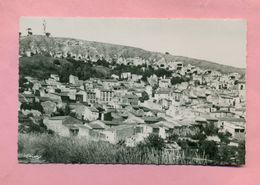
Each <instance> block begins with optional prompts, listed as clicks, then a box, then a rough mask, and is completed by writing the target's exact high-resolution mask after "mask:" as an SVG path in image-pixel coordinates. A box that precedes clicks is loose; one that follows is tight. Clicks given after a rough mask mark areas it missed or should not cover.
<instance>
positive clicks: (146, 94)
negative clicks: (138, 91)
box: [139, 91, 149, 102]
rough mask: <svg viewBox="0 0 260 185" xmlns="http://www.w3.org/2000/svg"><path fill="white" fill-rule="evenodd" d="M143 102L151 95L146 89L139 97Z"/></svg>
mask: <svg viewBox="0 0 260 185" xmlns="http://www.w3.org/2000/svg"><path fill="white" fill-rule="evenodd" d="M139 100H140V101H141V102H144V101H145V100H149V95H148V93H147V92H146V91H143V92H142V96H141V97H140V98H139Z"/></svg>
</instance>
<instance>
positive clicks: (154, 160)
mask: <svg viewBox="0 0 260 185" xmlns="http://www.w3.org/2000/svg"><path fill="white" fill-rule="evenodd" d="M18 153H19V162H21V163H86V164H91V163H92V164H198V165H205V164H206V160H205V159H204V158H201V157H200V156H198V155H197V156H192V157H191V156H185V154H184V152H180V151H174V152H173V151H170V152H167V151H164V150H156V149H154V148H149V147H143V146H142V147H138V146H137V147H132V148H130V147H125V146H122V145H112V144H110V143H107V142H94V141H87V140H86V139H84V138H73V137H71V138H65V137H59V136H55V135H49V134H20V135H19V142H18Z"/></svg>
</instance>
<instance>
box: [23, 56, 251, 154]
mask: <svg viewBox="0 0 260 185" xmlns="http://www.w3.org/2000/svg"><path fill="white" fill-rule="evenodd" d="M23 54H25V55H26V56H25V57H31V53H28V52H27V53H26V52H25V53H23ZM51 55H52V57H54V58H56V59H59V58H62V57H66V56H67V55H66V56H64V54H63V53H62V52H56V53H51ZM71 56H72V57H73V59H74V60H84V58H82V56H81V55H80V56H77V55H71ZM116 63H117V65H118V64H120V65H126V66H143V67H142V69H143V70H144V71H145V70H146V66H147V61H145V60H143V59H141V58H138V57H135V58H130V59H124V58H122V57H119V58H117V61H116ZM110 66H111V68H113V67H114V66H113V65H112V64H111V65H110ZM150 67H152V68H154V69H166V70H167V71H170V76H169V75H168V76H165V75H164V76H160V77H158V76H157V75H156V74H152V75H150V76H149V77H148V78H147V81H143V80H142V79H143V76H142V75H140V74H135V73H133V72H129V71H127V70H126V71H123V72H121V73H120V74H111V76H110V78H95V77H92V78H89V79H88V80H82V79H79V77H77V76H75V75H72V74H70V75H69V81H68V82H67V83H64V82H60V76H59V75H58V74H50V76H49V78H48V79H45V80H39V79H36V78H33V77H31V76H26V77H25V80H24V83H23V86H24V87H19V126H21V125H22V123H21V122H22V120H26V119H27V118H28V117H30V119H31V120H33V123H35V124H39V122H40V121H42V123H43V124H44V125H45V126H46V127H47V129H48V130H50V131H52V132H53V133H54V134H57V135H59V136H62V137H81V138H84V139H86V141H90V140H91V141H105V142H109V143H111V144H117V143H119V142H123V143H124V144H125V145H126V146H127V147H134V146H136V145H137V144H138V143H141V142H143V141H144V140H145V138H147V137H148V136H149V135H150V134H156V135H158V136H159V137H160V138H162V139H163V140H165V142H166V143H167V147H168V148H169V149H171V150H180V149H181V147H180V146H179V145H178V144H177V143H176V142H170V141H169V138H170V137H171V136H172V135H177V136H178V137H179V138H186V139H187V138H190V139H191V137H192V136H194V135H196V134H198V130H199V129H200V128H201V127H205V126H208V125H211V126H213V127H214V128H217V129H218V130H219V132H223V133H229V134H230V142H229V143H228V145H230V146H238V144H239V142H241V141H244V139H245V108H246V86H245V77H244V76H242V75H241V74H239V73H229V74H223V73H221V72H219V71H216V70H204V69H201V68H199V67H195V66H193V65H190V64H189V65H184V64H183V62H181V61H180V62H179V61H177V62H176V61H173V62H169V61H167V62H166V59H165V58H163V57H162V58H161V59H159V60H158V61H154V63H153V65H152V66H150ZM187 76H188V77H189V80H188V81H174V79H182V78H185V77H187ZM26 84H27V85H26ZM28 84H30V85H28ZM36 105H37V106H36ZM39 120H40V121H39ZM213 127H212V128H213ZM21 130H22V129H21ZM21 132H22V131H21ZM206 140H213V141H215V142H216V143H220V142H221V138H219V137H218V136H217V135H211V136H207V138H206Z"/></svg>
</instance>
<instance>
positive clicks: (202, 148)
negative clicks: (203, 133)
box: [199, 140, 218, 160]
mask: <svg viewBox="0 0 260 185" xmlns="http://www.w3.org/2000/svg"><path fill="white" fill-rule="evenodd" d="M199 152H200V153H201V154H202V155H203V154H205V155H206V156H207V157H208V158H209V159H211V160H216V159H217V157H218V156H217V154H218V146H217V143H216V142H215V141H207V140H203V141H199Z"/></svg>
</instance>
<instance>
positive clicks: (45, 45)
mask: <svg viewBox="0 0 260 185" xmlns="http://www.w3.org/2000/svg"><path fill="white" fill-rule="evenodd" d="M28 50H37V51H40V52H41V53H43V52H47V53H50V52H54V53H55V52H70V53H73V54H76V55H79V54H80V55H82V56H89V57H90V58H96V57H98V56H104V57H105V58H106V59H109V58H110V59H111V58H118V57H123V58H126V59H127V58H133V57H140V58H142V59H144V60H148V61H149V62H150V63H151V64H153V62H155V61H158V60H159V59H160V58H162V57H164V58H165V60H166V61H167V62H175V61H181V62H183V63H184V65H187V64H191V65H194V66H197V67H200V68H202V69H213V70H218V71H220V72H223V73H231V72H238V73H240V74H245V69H242V68H236V67H232V66H227V65H221V64H218V63H214V62H210V61H206V60H200V59H194V58H188V57H183V56H174V55H171V54H163V53H159V52H151V51H146V50H144V49H141V48H135V47H129V46H122V45H116V44H108V43H101V42H93V41H86V40H79V39H72V38H60V37H46V36H43V35H30V36H25V37H21V38H20V52H21V51H23V52H24V51H28Z"/></svg>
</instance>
